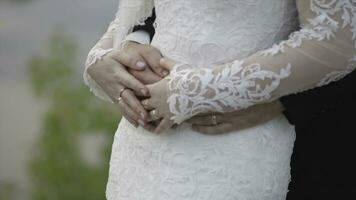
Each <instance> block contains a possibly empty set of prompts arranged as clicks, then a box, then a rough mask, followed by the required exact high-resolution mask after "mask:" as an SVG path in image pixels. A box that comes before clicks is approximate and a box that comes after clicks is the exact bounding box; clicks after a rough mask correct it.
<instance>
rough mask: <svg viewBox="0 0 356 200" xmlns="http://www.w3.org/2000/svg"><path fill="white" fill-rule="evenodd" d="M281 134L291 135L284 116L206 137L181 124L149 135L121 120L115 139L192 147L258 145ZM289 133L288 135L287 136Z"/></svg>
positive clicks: (292, 129)
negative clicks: (262, 140)
mask: <svg viewBox="0 0 356 200" xmlns="http://www.w3.org/2000/svg"><path fill="white" fill-rule="evenodd" d="M281 132H283V133H284V134H285V136H288V135H291V134H293V132H294V128H293V126H292V125H290V124H289V123H288V121H287V119H286V118H285V116H284V115H280V116H277V117H276V118H274V119H272V120H270V121H269V122H267V123H264V124H260V125H256V126H255V127H251V128H248V129H244V130H240V131H231V132H229V133H225V134H217V135H206V134H202V133H199V132H196V131H194V130H193V129H192V128H191V124H189V123H182V124H180V125H179V126H178V127H177V128H175V129H170V130H167V131H166V132H164V133H162V134H159V135H157V134H155V133H151V132H149V131H147V130H145V129H143V128H142V127H139V128H135V127H134V126H132V125H131V124H130V123H129V122H128V121H127V120H125V119H124V118H123V119H122V120H121V122H120V124H119V127H118V130H117V133H116V137H124V138H125V137H130V138H131V139H134V140H136V139H137V140H140V141H145V143H146V142H148V143H151V142H153V143H159V144H163V143H171V142H174V143H175V145H178V146H179V145H182V146H186V145H189V144H188V143H191V144H194V145H207V144H215V143H219V144H221V145H222V146H224V145H227V146H230V145H236V143H239V142H242V143H244V142H248V143H258V142H259V139H258V138H261V137H265V136H268V137H269V138H276V137H277V138H278V137H280V136H279V133H281ZM288 133H290V134H288ZM285 136H283V137H285Z"/></svg>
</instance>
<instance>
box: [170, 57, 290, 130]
mask: <svg viewBox="0 0 356 200" xmlns="http://www.w3.org/2000/svg"><path fill="white" fill-rule="evenodd" d="M243 64H244V63H243V61H234V62H233V63H232V64H230V65H229V66H227V67H224V68H222V70H220V69H219V71H218V70H214V69H195V70H194V71H192V70H191V67H190V66H189V65H178V66H175V67H174V69H173V70H172V71H171V76H172V77H175V79H172V80H170V81H169V89H170V90H171V91H173V94H172V95H171V96H170V97H169V99H168V102H169V106H170V110H171V111H172V113H173V114H174V115H173V117H172V118H171V119H172V120H173V121H174V122H175V123H178V124H180V123H181V122H183V121H184V120H185V119H189V118H190V117H192V116H194V115H196V114H198V113H202V112H206V111H217V112H219V111H222V110H226V109H231V110H237V109H243V108H246V107H248V106H250V105H253V104H254V103H258V102H261V101H266V100H268V99H269V98H270V93H271V92H272V91H274V90H275V89H276V87H278V85H279V83H280V80H281V79H284V78H287V77H288V76H289V75H290V74H291V71H290V69H291V64H290V63H289V64H288V65H287V66H286V67H285V68H282V69H281V70H280V72H279V73H276V72H273V71H267V70H263V69H262V68H261V65H260V64H252V65H247V66H244V65H243ZM267 79H268V80H270V81H269V82H268V84H263V85H262V84H260V83H259V82H258V81H262V82H265V81H266V80H267Z"/></svg>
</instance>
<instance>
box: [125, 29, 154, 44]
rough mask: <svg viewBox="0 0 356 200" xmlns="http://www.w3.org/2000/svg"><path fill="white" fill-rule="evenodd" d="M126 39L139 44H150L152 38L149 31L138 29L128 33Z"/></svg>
mask: <svg viewBox="0 0 356 200" xmlns="http://www.w3.org/2000/svg"><path fill="white" fill-rule="evenodd" d="M125 41H132V42H136V43H139V44H150V42H151V39H150V35H149V34H148V33H147V31H144V30H137V31H135V32H132V33H130V34H129V35H127V36H126V38H125Z"/></svg>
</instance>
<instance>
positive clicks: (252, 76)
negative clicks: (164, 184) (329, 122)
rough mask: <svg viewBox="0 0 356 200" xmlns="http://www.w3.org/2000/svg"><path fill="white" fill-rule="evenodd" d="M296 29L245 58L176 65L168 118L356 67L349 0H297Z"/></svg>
mask: <svg viewBox="0 0 356 200" xmlns="http://www.w3.org/2000/svg"><path fill="white" fill-rule="evenodd" d="M297 7H298V11H299V20H300V23H301V26H302V28H301V30H299V31H297V32H294V33H293V34H291V35H290V37H289V39H288V40H285V41H282V42H281V43H279V44H276V45H274V46H273V47H272V48H270V49H267V50H264V51H261V52H258V53H256V54H254V55H252V56H250V57H248V58H246V59H244V60H235V61H233V62H231V63H227V64H224V65H220V66H215V67H213V68H192V67H190V66H189V64H177V65H176V66H175V67H174V68H173V70H172V71H171V74H170V76H169V78H168V79H169V90H170V92H171V94H170V96H169V98H168V104H169V108H170V111H171V112H172V114H173V116H172V120H173V121H174V122H176V123H181V122H182V121H184V120H185V119H188V118H191V117H192V116H194V115H196V114H198V113H203V112H208V111H215V112H230V111H231V110H239V109H244V108H247V107H249V106H252V105H255V104H259V103H264V102H268V101H272V100H275V99H278V98H279V97H281V96H284V95H287V94H290V93H297V92H301V91H305V90H308V89H311V88H314V87H320V86H323V85H326V84H328V83H330V82H332V81H337V80H339V79H341V78H342V77H344V76H345V75H347V74H348V73H350V72H352V71H353V70H354V69H355V68H356V53H355V52H356V51H355V48H356V41H355V40H356V3H355V1H354V0H303V1H297Z"/></svg>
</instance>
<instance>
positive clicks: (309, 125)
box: [134, 15, 356, 200]
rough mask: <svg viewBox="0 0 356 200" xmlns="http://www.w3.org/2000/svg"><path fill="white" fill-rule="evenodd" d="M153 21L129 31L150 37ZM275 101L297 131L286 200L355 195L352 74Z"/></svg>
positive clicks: (355, 86)
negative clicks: (136, 31)
mask: <svg viewBox="0 0 356 200" xmlns="http://www.w3.org/2000/svg"><path fill="white" fill-rule="evenodd" d="M154 20H155V15H153V16H152V17H150V18H148V19H147V20H146V25H144V26H138V27H135V29H134V30H146V31H147V32H148V33H150V35H151V39H152V37H153V35H154V28H153V24H152V23H153V21H154ZM280 100H281V102H282V104H283V105H284V106H285V108H286V109H285V112H284V114H285V116H286V117H287V118H288V120H289V122H290V123H291V124H294V125H295V129H296V134H297V139H296V142H295V146H294V153H293V155H292V162H291V167H292V180H291V183H290V185H289V189H290V191H289V193H288V197H287V200H319V199H320V200H329V199H330V200H338V199H340V200H348V199H356V184H355V178H356V177H355V170H356V166H355V164H353V162H356V159H355V157H356V142H355V141H356V140H354V139H353V138H356V137H355V136H356V72H353V73H351V74H350V75H348V76H347V77H345V78H344V79H342V80H340V81H338V82H334V83H331V84H329V85H327V86H324V87H321V88H317V89H313V90H309V91H306V92H303V93H299V94H294V95H289V96H286V97H283V98H281V99H280Z"/></svg>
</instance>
